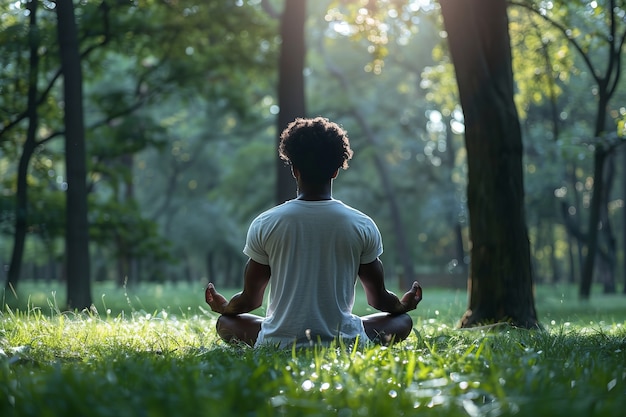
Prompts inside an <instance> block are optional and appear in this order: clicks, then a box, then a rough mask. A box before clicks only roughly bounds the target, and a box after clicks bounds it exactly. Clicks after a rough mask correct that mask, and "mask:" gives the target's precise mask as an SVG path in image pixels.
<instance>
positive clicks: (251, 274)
mask: <svg viewBox="0 0 626 417" xmlns="http://www.w3.org/2000/svg"><path fill="white" fill-rule="evenodd" d="M270 275H271V270H270V267H269V265H263V264H260V263H258V262H256V261H253V260H252V259H249V260H248V263H247V264H246V269H245V272H244V280H243V291H241V292H238V293H237V294H235V295H233V297H232V298H231V299H230V301H228V300H226V298H225V297H224V296H223V295H222V294H220V293H218V292H217V291H216V290H215V287H214V285H213V284H212V283H209V285H208V286H207V288H206V291H205V298H206V302H207V303H208V304H209V306H211V310H213V311H215V312H216V313H220V314H224V315H227V316H236V315H238V314H243V313H248V312H250V311H252V310H254V309H256V308H258V307H260V306H261V305H262V304H263V294H264V293H265V287H267V283H268V282H269V280H270Z"/></svg>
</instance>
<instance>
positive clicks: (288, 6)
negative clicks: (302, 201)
mask: <svg viewBox="0 0 626 417" xmlns="http://www.w3.org/2000/svg"><path fill="white" fill-rule="evenodd" d="M306 3H307V2H306V0H286V2H285V10H284V11H283V14H282V16H281V25H280V35H281V39H282V44H281V47H280V58H279V63H278V105H279V107H280V111H279V113H278V135H277V136H280V133H281V132H282V131H283V130H284V129H285V128H286V127H287V125H288V124H289V123H290V122H292V121H293V120H294V119H295V118H296V117H305V98H304V74H303V71H304V60H305V55H306V45H305V41H304V23H305V19H306ZM278 141H280V139H278ZM278 141H277V147H276V149H278ZM276 174H277V176H276V202H277V203H278V204H280V203H283V202H285V201H287V200H290V199H292V198H295V196H296V195H295V194H296V192H295V191H296V186H295V181H294V179H293V177H292V175H291V169H290V168H289V167H288V166H286V165H285V163H284V162H283V161H282V160H281V159H280V158H279V157H278V153H277V156H276Z"/></svg>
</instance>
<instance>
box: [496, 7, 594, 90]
mask: <svg viewBox="0 0 626 417" xmlns="http://www.w3.org/2000/svg"><path fill="white" fill-rule="evenodd" d="M508 3H509V4H510V5H511V6H518V7H521V8H523V9H526V10H528V11H530V12H532V13H534V14H536V15H537V16H539V17H540V18H542V19H543V20H545V21H546V22H548V23H549V24H550V25H552V26H554V27H555V28H557V29H558V30H559V31H560V32H561V33H562V34H563V36H565V38H566V39H567V40H568V41H569V42H570V43H571V44H572V46H573V47H574V48H575V49H576V50H577V51H578V53H580V55H581V57H582V59H583V61H585V64H586V65H587V68H589V70H590V72H591V75H592V76H593V78H594V80H595V81H596V82H597V83H598V84H601V83H602V82H603V79H602V78H601V77H600V76H599V75H598V74H596V71H595V68H594V67H593V63H592V62H591V58H589V56H588V55H587V54H586V53H585V51H584V50H583V48H582V47H581V46H580V44H579V43H578V42H576V39H574V38H572V37H571V36H570V35H569V29H568V28H566V27H565V26H563V25H561V24H560V23H558V22H557V21H555V20H553V19H551V18H549V17H548V16H547V15H545V14H542V13H541V12H540V11H539V10H537V9H535V8H533V7H532V5H530V4H527V3H524V2H521V1H515V0H509V2H508Z"/></svg>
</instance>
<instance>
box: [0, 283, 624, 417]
mask: <svg viewBox="0 0 626 417" xmlns="http://www.w3.org/2000/svg"><path fill="white" fill-rule="evenodd" d="M29 285H30V284H29ZM24 287H25V290H26V291H28V293H29V294H30V296H28V297H26V300H28V302H27V307H20V306H17V307H14V308H13V309H7V310H5V312H4V313H1V315H0V416H3V417H13V416H16V417H17V416H20V417H22V416H90V417H98V416H116V417H117V416H119V417H123V416H133V417H136V416H146V417H147V416H342V417H357V416H392V415H393V416H412V415H425V416H429V415H436V416H470V417H477V416H533V417H538V416H568V417H576V416H585V417H586V416H624V410H626V302H625V301H626V299H624V297H622V296H602V295H599V294H597V293H596V295H594V297H593V298H592V300H591V301H590V302H588V303H580V302H578V301H577V299H576V293H575V289H574V288H570V287H561V288H539V289H538V291H537V296H536V301H537V309H538V311H539V314H540V317H541V320H542V323H543V324H544V326H545V328H546V330H545V331H524V330H519V329H515V328H511V327H503V328H500V329H499V330H498V331H487V330H472V331H461V330H455V328H454V326H455V324H456V320H457V319H458V318H459V317H460V315H461V314H462V312H463V309H464V308H465V303H466V297H465V294H464V293H460V292H458V291H450V290H440V289H430V290H428V291H426V290H425V294H424V295H425V299H424V301H423V303H422V304H421V305H420V307H419V311H417V312H416V313H415V314H414V322H415V333H414V334H413V335H411V336H410V337H409V339H408V340H407V341H405V342H404V343H402V344H400V345H398V346H396V347H392V348H384V347H371V348H364V349H352V348H350V347H346V346H337V347H333V348H316V349H309V350H304V351H300V352H293V351H289V350H288V351H275V350H273V349H269V348H266V349H256V350H253V349H248V348H244V347H231V346H226V345H225V344H223V343H222V342H220V341H218V340H217V339H216V335H215V332H214V331H213V326H214V323H215V316H214V315H213V314H212V313H210V312H208V311H207V310H205V309H204V308H203V307H202V306H201V305H199V302H201V301H202V287H201V286H198V288H196V286H162V287H158V286H156V285H152V286H144V287H138V288H132V289H128V290H126V291H124V290H117V289H114V288H109V287H102V288H96V289H94V294H96V293H97V294H106V295H101V296H99V297H97V300H98V301H97V302H96V303H94V304H95V305H96V308H97V312H96V310H93V311H91V312H83V313H64V312H61V311H58V309H57V308H56V305H57V304H55V301H54V299H55V298H54V297H52V296H51V293H50V292H48V295H47V298H46V297H43V299H40V298H41V294H40V292H41V291H44V292H46V291H49V290H50V288H48V289H46V290H41V288H39V287H37V286H32V287H28V286H24ZM225 292H226V291H225ZM21 300H22V301H21V302H26V301H25V300H24V299H23V298H22V299H21ZM57 303H58V305H62V304H61V302H60V300H59V299H58V298H57ZM356 311H357V312H358V313H359V314H364V313H367V312H369V309H368V307H367V306H366V304H365V303H364V300H363V297H362V294H361V293H359V296H358V299H357V308H356Z"/></svg>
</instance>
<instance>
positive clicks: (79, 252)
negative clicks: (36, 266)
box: [56, 0, 91, 309]
mask: <svg viewBox="0 0 626 417" xmlns="http://www.w3.org/2000/svg"><path fill="white" fill-rule="evenodd" d="M56 7H57V19H58V25H57V28H58V37H59V52H60V57H61V70H62V72H63V93H64V94H63V96H64V101H65V107H64V117H63V120H64V124H65V165H66V171H67V191H66V195H67V199H66V208H65V213H66V224H67V230H66V235H65V262H66V266H67V304H68V307H70V308H79V309H82V308H87V307H90V306H91V277H90V262H89V234H88V230H89V224H88V222H87V168H86V152H85V127H84V118H83V76H82V70H81V67H80V64H81V62H80V61H81V59H80V53H79V50H78V34H77V29H76V20H75V18H74V4H73V2H72V0H58V1H57V3H56Z"/></svg>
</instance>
